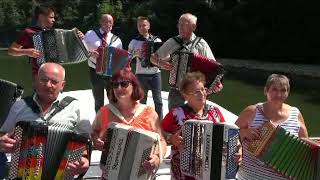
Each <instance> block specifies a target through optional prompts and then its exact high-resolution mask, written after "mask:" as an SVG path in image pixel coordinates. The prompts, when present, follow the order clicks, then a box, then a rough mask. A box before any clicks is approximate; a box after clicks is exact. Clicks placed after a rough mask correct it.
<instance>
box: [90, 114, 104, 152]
mask: <svg viewBox="0 0 320 180" xmlns="http://www.w3.org/2000/svg"><path fill="white" fill-rule="evenodd" d="M101 126H102V123H101V112H100V111H98V112H97V115H96V117H95V119H94V121H93V123H92V134H91V137H92V141H93V148H94V149H97V150H100V151H102V150H103V146H104V141H103V140H102V138H103V137H102V136H103V135H102V134H103V133H102V127H101Z"/></svg>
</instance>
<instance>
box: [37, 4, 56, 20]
mask: <svg viewBox="0 0 320 180" xmlns="http://www.w3.org/2000/svg"><path fill="white" fill-rule="evenodd" d="M52 12H55V9H54V7H53V6H52V5H51V4H49V3H46V4H41V5H39V6H37V7H36V8H35V9H34V19H35V20H37V19H38V17H39V15H40V14H43V15H49V14H50V13H52Z"/></svg>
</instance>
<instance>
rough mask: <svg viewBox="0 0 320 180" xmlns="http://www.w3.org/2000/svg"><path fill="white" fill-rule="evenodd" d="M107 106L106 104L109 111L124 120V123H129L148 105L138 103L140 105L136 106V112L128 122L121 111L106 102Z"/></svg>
mask: <svg viewBox="0 0 320 180" xmlns="http://www.w3.org/2000/svg"><path fill="white" fill-rule="evenodd" d="M107 106H108V108H109V109H110V111H111V112H112V113H113V114H114V115H116V116H117V117H118V118H119V119H120V120H121V121H122V122H124V123H126V124H131V123H132V122H133V121H134V120H135V118H136V117H137V116H138V115H139V114H140V113H141V112H143V110H144V109H145V108H146V107H148V106H145V105H142V104H140V106H139V107H138V108H137V110H136V112H135V113H134V115H133V117H132V119H131V120H130V121H129V122H128V121H127V120H126V119H125V118H124V116H123V115H122V114H121V112H120V111H119V110H118V109H117V108H116V107H115V106H114V105H112V104H108V105H107Z"/></svg>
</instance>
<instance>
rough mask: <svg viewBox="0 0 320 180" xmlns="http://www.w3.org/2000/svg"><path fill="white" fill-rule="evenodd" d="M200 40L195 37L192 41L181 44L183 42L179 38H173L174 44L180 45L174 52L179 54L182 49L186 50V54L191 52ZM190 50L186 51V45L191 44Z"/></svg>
mask: <svg viewBox="0 0 320 180" xmlns="http://www.w3.org/2000/svg"><path fill="white" fill-rule="evenodd" d="M201 39H202V38H201V37H198V36H197V37H196V38H195V39H194V40H193V41H188V42H186V43H184V42H183V40H182V39H181V38H180V37H179V36H175V37H173V40H175V41H176V43H178V44H179V45H180V47H179V48H178V49H177V50H176V51H175V52H179V51H181V50H183V49H185V50H187V51H188V52H191V51H192V50H193V49H195V47H196V45H197V44H198V43H199V42H200V40H201ZM191 43H192V45H191V47H190V49H188V45H189V44H191Z"/></svg>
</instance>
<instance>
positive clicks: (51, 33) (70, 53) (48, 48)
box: [32, 28, 89, 65]
mask: <svg viewBox="0 0 320 180" xmlns="http://www.w3.org/2000/svg"><path fill="white" fill-rule="evenodd" d="M77 31H78V30H77V29H76V28H73V29H72V30H64V29H50V30H46V31H42V32H39V33H35V34H34V35H33V37H32V38H33V45H34V48H35V49H37V50H39V51H41V52H42V53H43V55H42V56H41V57H39V58H37V63H38V64H39V65H40V64H43V63H45V62H55V63H61V64H70V63H80V62H83V61H85V60H87V59H88V58H89V52H88V50H87V48H86V46H85V43H84V42H83V41H82V40H81V39H80V38H79V36H78V35H77Z"/></svg>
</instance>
